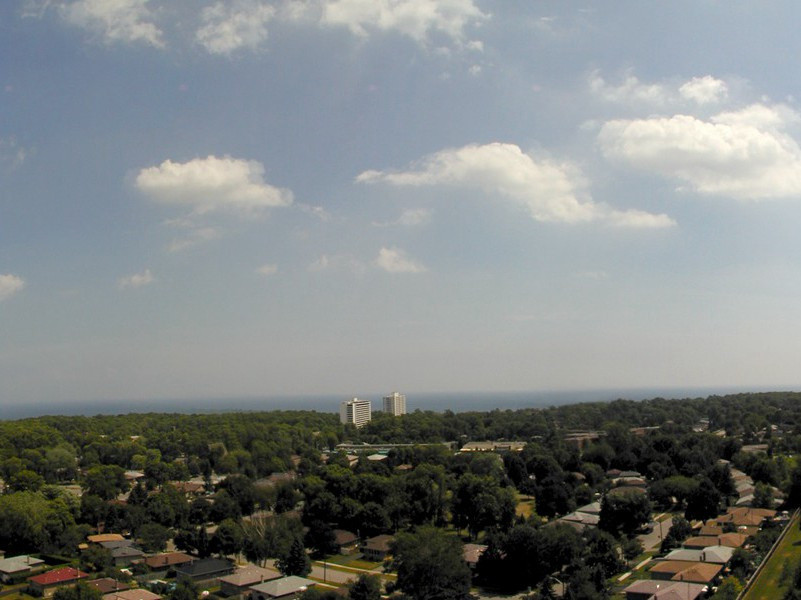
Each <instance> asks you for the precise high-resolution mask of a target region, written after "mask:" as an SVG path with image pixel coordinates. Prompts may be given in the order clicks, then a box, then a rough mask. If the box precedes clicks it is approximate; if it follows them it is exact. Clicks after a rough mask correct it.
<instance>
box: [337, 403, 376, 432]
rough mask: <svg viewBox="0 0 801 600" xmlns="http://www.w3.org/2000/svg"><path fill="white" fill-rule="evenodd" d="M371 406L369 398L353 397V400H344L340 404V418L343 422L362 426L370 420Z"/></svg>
mask: <svg viewBox="0 0 801 600" xmlns="http://www.w3.org/2000/svg"><path fill="white" fill-rule="evenodd" d="M371 416H372V415H371V406H370V401H369V400H359V399H358V398H353V399H351V400H344V401H343V402H342V404H340V405H339V420H340V422H342V423H345V424H348V423H351V424H353V425H356V427H361V426H362V425H364V424H365V423H369V422H370V418H371Z"/></svg>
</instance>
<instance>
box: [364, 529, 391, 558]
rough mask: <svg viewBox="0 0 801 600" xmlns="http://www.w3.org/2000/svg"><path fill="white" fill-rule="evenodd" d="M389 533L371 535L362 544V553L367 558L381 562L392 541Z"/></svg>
mask: <svg viewBox="0 0 801 600" xmlns="http://www.w3.org/2000/svg"><path fill="white" fill-rule="evenodd" d="M393 539H394V538H393V537H392V536H391V535H386V534H384V535H377V536H375V537H371V538H370V539H368V540H365V542H364V543H363V544H362V548H361V550H362V554H363V555H364V558H366V559H367V560H372V561H374V562H381V561H382V560H384V559H385V558H386V557H387V555H388V554H389V545H390V543H392V541H393Z"/></svg>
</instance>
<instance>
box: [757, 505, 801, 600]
mask: <svg viewBox="0 0 801 600" xmlns="http://www.w3.org/2000/svg"><path fill="white" fill-rule="evenodd" d="M789 527H790V530H789V531H788V532H787V535H786V536H785V538H784V539H783V540H782V541H781V544H780V545H779V547H778V548H776V552H774V553H773V556H771V557H770V561H769V562H768V564H767V565H765V568H764V569H763V570H762V572H761V573H760V574H759V578H758V579H757V580H756V581H755V582H754V585H753V586H751V589H749V590H748V593H747V594H746V595H745V596H743V600H776V599H777V598H781V597H782V596H783V595H784V592H785V591H787V586H788V584H789V582H790V581H791V580H792V576H793V571H794V570H795V568H796V567H797V566H798V564H799V562H801V529H799V528H798V516H796V517H795V518H794V519H793V520H792V521H791V522H790V525H789ZM782 574H784V575H785V578H783V577H782ZM788 574H789V576H788ZM783 579H784V580H783Z"/></svg>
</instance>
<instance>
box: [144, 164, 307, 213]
mask: <svg viewBox="0 0 801 600" xmlns="http://www.w3.org/2000/svg"><path fill="white" fill-rule="evenodd" d="M136 187H137V188H138V189H139V190H140V191H142V192H143V193H144V194H146V195H147V196H149V197H150V198H152V199H153V200H156V201H158V202H163V203H165V204H176V205H182V206H187V207H190V208H192V210H193V211H194V212H195V213H196V214H205V213H209V212H214V211H235V212H239V213H244V214H248V213H254V212H258V211H261V210H264V209H267V208H274V207H280V206H288V205H289V204H291V203H292V192H291V191H289V190H287V189H282V188H277V187H274V186H272V185H269V184H268V183H266V182H265V181H264V167H263V166H262V165H261V164H260V163H258V162H256V161H252V160H241V159H236V158H231V157H228V156H226V157H223V158H217V157H216V156H208V157H207V158H196V159H193V160H190V161H189V162H185V163H178V162H173V161H171V160H165V161H164V162H163V163H161V164H160V165H159V166H156V167H149V168H146V169H142V170H141V171H140V172H139V174H138V175H137V177H136Z"/></svg>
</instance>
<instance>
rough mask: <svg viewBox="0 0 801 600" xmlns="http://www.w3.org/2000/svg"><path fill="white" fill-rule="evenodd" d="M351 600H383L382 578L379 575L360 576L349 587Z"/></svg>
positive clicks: (365, 574) (364, 574) (363, 574)
mask: <svg viewBox="0 0 801 600" xmlns="http://www.w3.org/2000/svg"><path fill="white" fill-rule="evenodd" d="M348 597H349V598H350V600H381V578H380V577H378V575H368V574H367V573H362V574H360V575H359V576H358V577H357V578H356V580H355V581H353V582H351V583H350V585H348Z"/></svg>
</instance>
